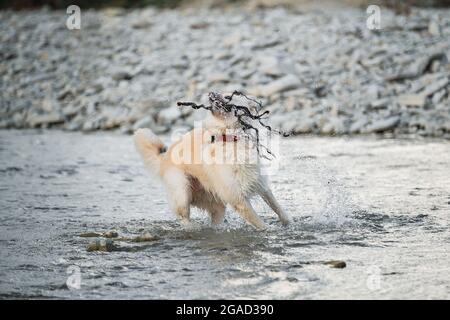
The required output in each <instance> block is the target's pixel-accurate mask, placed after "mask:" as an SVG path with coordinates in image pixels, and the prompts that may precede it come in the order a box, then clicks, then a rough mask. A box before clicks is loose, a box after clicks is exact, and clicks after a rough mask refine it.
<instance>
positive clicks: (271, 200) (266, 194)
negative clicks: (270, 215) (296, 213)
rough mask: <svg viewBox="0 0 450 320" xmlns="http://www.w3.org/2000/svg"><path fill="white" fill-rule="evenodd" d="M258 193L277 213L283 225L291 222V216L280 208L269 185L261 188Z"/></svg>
mask: <svg viewBox="0 0 450 320" xmlns="http://www.w3.org/2000/svg"><path fill="white" fill-rule="evenodd" d="M259 195H260V196H261V198H263V200H264V201H265V202H266V203H267V204H268V205H269V207H270V208H271V209H272V210H273V211H274V212H275V213H276V214H277V215H278V217H279V219H280V221H281V223H282V224H283V225H285V226H286V225H288V224H289V223H290V222H291V217H290V216H289V215H288V214H287V213H286V212H284V210H283V209H282V208H281V206H280V204H279V203H278V201H277V199H275V197H274V195H273V193H272V191H271V190H270V189H269V187H267V186H266V187H265V188H264V189H263V190H261V191H260V192H259Z"/></svg>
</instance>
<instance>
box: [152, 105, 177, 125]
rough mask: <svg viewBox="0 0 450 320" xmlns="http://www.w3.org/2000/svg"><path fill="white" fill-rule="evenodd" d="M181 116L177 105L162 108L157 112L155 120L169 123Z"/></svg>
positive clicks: (160, 122)
mask: <svg viewBox="0 0 450 320" xmlns="http://www.w3.org/2000/svg"><path fill="white" fill-rule="evenodd" d="M180 116H181V111H180V108H179V107H177V106H173V107H169V108H166V109H163V110H161V111H160V112H159V114H158V118H157V122H158V123H159V124H171V123H173V122H175V120H177V119H178V117H180Z"/></svg>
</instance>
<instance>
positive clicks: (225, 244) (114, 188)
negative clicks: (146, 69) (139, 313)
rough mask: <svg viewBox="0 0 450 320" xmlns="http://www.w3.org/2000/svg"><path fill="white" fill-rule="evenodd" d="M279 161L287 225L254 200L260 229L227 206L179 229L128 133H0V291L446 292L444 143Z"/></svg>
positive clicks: (334, 145)
mask: <svg viewBox="0 0 450 320" xmlns="http://www.w3.org/2000/svg"><path fill="white" fill-rule="evenodd" d="M279 159H280V162H279V168H278V171H277V172H276V174H274V175H272V176H271V177H270V180H271V186H272V188H273V191H274V194H275V196H276V197H277V199H278V200H279V202H280V203H281V205H282V206H283V207H284V208H285V210H286V211H288V212H289V213H290V214H291V215H292V216H293V223H292V224H291V226H289V227H287V228H284V227H282V226H281V225H280V224H279V223H278V221H277V219H276V217H275V215H274V214H273V213H272V212H271V211H270V210H269V209H268V208H267V207H266V206H265V205H264V204H262V203H261V202H260V201H258V200H257V199H255V201H254V202H253V203H254V206H255V208H256V209H257V211H258V213H259V214H260V215H261V216H262V217H263V219H264V220H265V222H266V223H267V224H268V225H269V228H268V230H267V231H264V232H257V231H254V230H253V229H252V228H251V227H248V226H247V225H246V224H245V223H244V222H243V221H242V220H241V219H240V218H239V217H238V215H237V214H236V213H234V212H232V211H231V210H229V211H227V215H226V222H225V223H224V224H223V225H222V226H220V227H217V228H212V227H210V225H209V221H208V219H207V217H206V215H205V214H203V213H201V212H196V211H194V213H193V219H194V222H195V226H194V227H192V228H189V229H183V228H182V227H181V226H180V224H179V223H178V222H177V220H176V219H175V217H174V215H172V214H171V213H170V211H169V209H168V206H167V202H166V200H165V194H164V190H163V188H162V186H161V185H160V183H159V182H158V181H157V180H156V179H154V178H153V177H152V176H151V175H150V174H149V173H148V172H147V171H146V170H145V168H144V167H143V165H142V163H141V161H140V159H139V158H138V155H137V154H136V152H135V151H134V146H133V143H132V140H131V137H130V136H124V135H119V134H115V133H100V134H90V135H86V134H82V133H65V132H59V131H43V132H39V131H0V181H1V184H0V298H3V299H5V298H50V299H52V298H73V299H80V298H81V299H83V298H100V299H103V298H119V299H123V298H144V299H146V298H148V299H167V298H168V299H175V298H187V299H190V298H193V299H218V298H225V299H232V298H250V299H320V298H331V299H339V298H342V299H361V298H374V299H382V298H389V299H390V298H407V299H408V298H441V299H442V298H447V299H448V298H450V267H449V266H450V256H449V248H450V233H449V223H450V142H449V141H445V140H430V139H427V140H422V139H411V138H408V139H380V138H375V137H356V138H345V137H344V138H342V137H341V138H332V137H330V138H327V137H295V138H288V139H285V140H283V142H282V145H281V147H280V155H279ZM111 230H115V231H117V232H118V234H119V237H125V238H126V239H122V240H124V241H119V240H121V239H115V240H114V239H113V241H114V250H113V251H110V252H98V251H94V252H88V251H87V249H86V248H87V246H88V245H89V243H92V242H95V240H96V239H100V237H91V238H89V237H82V236H80V235H83V234H84V235H85V233H92V232H97V233H100V234H101V233H103V232H107V231H111ZM143 233H149V234H151V235H153V236H155V237H157V239H156V240H154V241H147V242H132V241H128V240H127V239H128V238H133V237H136V236H139V235H141V234H143ZM330 260H341V261H345V263H346V267H345V268H333V267H332V266H330V265H327V264H324V262H327V261H330Z"/></svg>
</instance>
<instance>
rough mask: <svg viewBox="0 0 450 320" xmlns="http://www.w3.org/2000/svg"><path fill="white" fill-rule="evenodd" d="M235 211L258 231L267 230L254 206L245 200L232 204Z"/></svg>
mask: <svg viewBox="0 0 450 320" xmlns="http://www.w3.org/2000/svg"><path fill="white" fill-rule="evenodd" d="M232 206H233V209H234V210H236V211H237V213H239V214H240V216H241V217H242V218H244V219H245V220H246V221H247V222H248V223H250V224H251V225H253V226H254V227H255V228H256V229H258V230H261V231H262V230H265V229H266V225H265V224H264V222H263V221H262V220H261V218H260V217H259V216H258V215H257V214H256V212H255V210H254V209H253V207H252V205H251V204H250V202H249V201H248V200H244V201H241V202H238V203H235V204H232Z"/></svg>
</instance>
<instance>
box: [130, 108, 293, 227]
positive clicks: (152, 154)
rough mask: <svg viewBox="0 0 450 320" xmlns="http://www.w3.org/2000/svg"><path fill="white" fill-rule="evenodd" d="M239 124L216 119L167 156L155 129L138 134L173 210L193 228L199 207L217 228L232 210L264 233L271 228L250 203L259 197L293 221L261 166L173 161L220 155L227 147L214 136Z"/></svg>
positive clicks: (239, 145)
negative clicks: (193, 211)
mask: <svg viewBox="0 0 450 320" xmlns="http://www.w3.org/2000/svg"><path fill="white" fill-rule="evenodd" d="M233 125H234V119H229V118H224V117H222V116H219V115H212V114H211V115H210V117H209V119H208V121H206V125H205V128H195V129H193V130H191V131H190V132H188V133H187V134H185V135H184V136H183V137H182V138H181V139H180V140H179V141H177V142H175V143H174V144H172V145H171V146H170V147H169V148H168V150H167V151H166V152H164V151H165V146H164V144H163V142H162V141H161V140H160V139H159V138H158V137H157V136H156V135H155V134H154V133H153V132H152V131H151V130H150V129H138V130H137V131H136V132H135V134H134V142H135V145H136V148H137V150H138V152H139V153H140V155H141V157H142V159H143V160H144V163H145V164H146V166H147V167H148V168H149V169H150V170H151V171H152V172H153V173H156V174H157V175H158V176H159V177H161V179H162V182H163V184H164V185H165V187H166V190H167V194H168V201H169V205H170V207H171V210H172V211H173V212H174V213H175V214H176V215H177V216H178V217H179V218H180V219H181V221H182V222H183V223H186V224H189V218H190V208H191V206H194V207H197V208H200V209H202V210H204V211H206V212H208V213H209V215H210V217H211V223H212V224H213V225H217V224H220V223H221V222H222V221H223V219H224V215H225V207H226V205H230V206H231V207H232V208H233V209H234V210H235V211H236V212H237V213H239V214H240V215H241V217H242V218H244V219H245V220H246V221H247V222H248V223H250V224H251V225H253V226H254V227H255V228H256V229H259V230H263V229H265V228H266V226H265V224H264V222H263V221H262V220H261V218H260V217H259V216H258V215H257V214H256V212H255V210H254V209H253V207H252V206H251V204H250V198H251V197H253V196H255V195H259V196H261V198H262V199H263V200H264V201H265V202H266V203H267V204H268V205H269V206H270V207H271V208H272V210H273V211H275V213H276V214H277V215H278V217H279V219H280V221H281V222H282V223H283V224H284V225H286V224H288V223H289V221H290V217H289V216H288V215H287V214H286V213H285V212H284V211H283V209H282V208H281V207H280V205H279V204H278V202H277V201H276V199H275V198H274V196H273V194H272V192H271V190H270V188H269V186H268V184H267V182H266V180H265V179H264V177H263V176H262V175H261V174H260V168H259V165H258V164H250V163H248V164H247V163H244V164H207V163H204V162H201V163H197V164H192V163H191V164H185V163H182V164H180V163H177V162H174V161H173V155H174V153H175V152H180V150H182V151H181V152H190V155H191V157H192V159H199V158H195V157H197V156H199V155H200V153H201V152H203V150H204V149H203V148H207V152H209V154H210V155H215V152H216V151H218V149H217V148H221V146H222V143H210V140H209V139H210V137H211V135H213V134H221V133H224V132H225V130H226V129H229V128H232V127H233ZM194 142H197V143H194ZM198 142H203V143H198ZM226 143H233V144H235V145H234V147H235V148H247V147H248V146H247V145H244V144H243V143H241V142H239V141H238V142H226Z"/></svg>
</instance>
